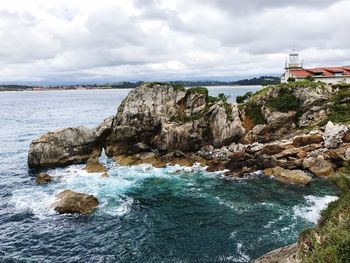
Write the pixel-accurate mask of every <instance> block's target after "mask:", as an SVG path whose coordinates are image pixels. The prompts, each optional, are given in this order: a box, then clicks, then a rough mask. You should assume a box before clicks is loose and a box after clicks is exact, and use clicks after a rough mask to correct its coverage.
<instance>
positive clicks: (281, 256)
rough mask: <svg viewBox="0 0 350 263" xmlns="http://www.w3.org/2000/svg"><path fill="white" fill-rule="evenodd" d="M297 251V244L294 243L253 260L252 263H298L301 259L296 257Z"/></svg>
mask: <svg viewBox="0 0 350 263" xmlns="http://www.w3.org/2000/svg"><path fill="white" fill-rule="evenodd" d="M298 251H299V249H298V244H297V243H294V244H292V245H289V246H285V247H282V248H277V249H275V250H273V251H271V252H269V253H267V254H265V255H263V256H261V257H260V258H258V259H255V260H253V261H252V263H300V262H301V259H300V257H299V256H298Z"/></svg>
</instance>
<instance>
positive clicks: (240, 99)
mask: <svg viewBox="0 0 350 263" xmlns="http://www.w3.org/2000/svg"><path fill="white" fill-rule="evenodd" d="M252 95H253V92H251V91H249V92H247V93H245V94H244V95H242V96H237V97H236V102H237V103H244V102H245V101H246V100H247V99H249V98H250V97H251V96H252Z"/></svg>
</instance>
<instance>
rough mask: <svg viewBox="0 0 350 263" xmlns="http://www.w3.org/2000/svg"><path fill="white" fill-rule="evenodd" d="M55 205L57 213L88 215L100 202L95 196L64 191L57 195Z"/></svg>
mask: <svg viewBox="0 0 350 263" xmlns="http://www.w3.org/2000/svg"><path fill="white" fill-rule="evenodd" d="M57 198H58V200H57V201H56V202H55V203H53V207H54V209H55V211H57V212H58V213H60V214H88V213H91V212H92V211H94V210H95V209H96V208H97V207H98V204H99V202H98V200H97V198H96V197H94V196H93V195H87V194H83V193H77V192H74V191H71V190H64V191H62V192H60V193H58V194H57Z"/></svg>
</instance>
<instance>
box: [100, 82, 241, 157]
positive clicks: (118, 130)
mask: <svg viewBox="0 0 350 263" xmlns="http://www.w3.org/2000/svg"><path fill="white" fill-rule="evenodd" d="M244 133H245V130H244V128H243V126H242V124H241V121H240V118H239V112H238V109H237V107H233V106H232V105H229V104H227V103H226V102H225V101H222V100H218V101H210V97H209V96H208V94H207V90H206V89H198V88H197V89H196V88H195V89H189V90H187V91H186V90H184V89H181V88H176V86H173V85H153V86H149V85H147V84H146V85H143V86H141V87H139V88H137V89H135V90H133V91H131V92H130V94H129V95H128V97H127V98H126V99H125V100H124V101H123V102H122V104H121V105H120V107H119V108H118V113H117V115H116V116H115V118H114V120H113V125H112V132H111V134H110V135H109V136H108V138H107V144H106V153H107V155H109V156H115V155H118V154H125V153H130V152H132V149H131V147H130V146H132V145H133V144H136V143H144V144H147V145H149V146H151V147H152V148H154V149H157V150H159V151H162V152H169V151H174V150H180V151H185V152H190V151H195V150H198V149H200V147H201V146H203V145H205V144H212V145H215V146H221V145H223V144H227V143H230V142H232V141H235V140H239V139H240V137H241V136H242V135H244Z"/></svg>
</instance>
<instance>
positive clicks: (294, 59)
mask: <svg viewBox="0 0 350 263" xmlns="http://www.w3.org/2000/svg"><path fill="white" fill-rule="evenodd" d="M302 67H303V65H302V64H301V63H299V54H298V52H297V51H296V49H295V48H293V50H292V52H291V53H289V60H288V61H286V66H285V68H286V69H297V68H302Z"/></svg>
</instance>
